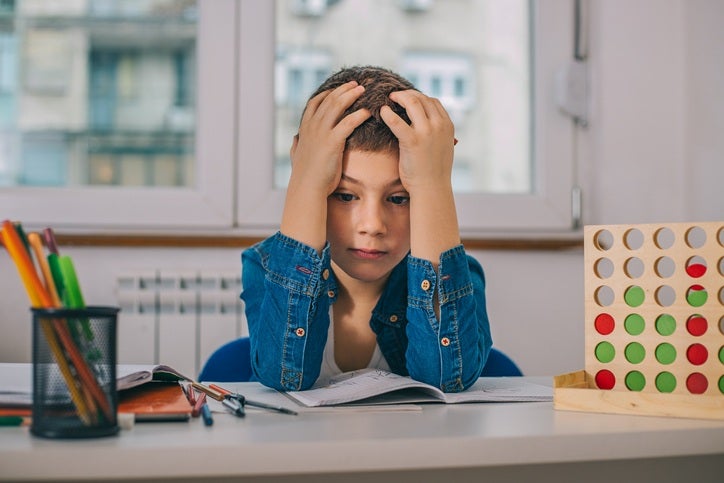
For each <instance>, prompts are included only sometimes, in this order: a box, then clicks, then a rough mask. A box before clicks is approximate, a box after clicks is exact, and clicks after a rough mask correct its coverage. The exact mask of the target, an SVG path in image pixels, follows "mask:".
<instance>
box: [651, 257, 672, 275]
mask: <svg viewBox="0 0 724 483" xmlns="http://www.w3.org/2000/svg"><path fill="white" fill-rule="evenodd" d="M654 271H655V272H656V275H658V276H659V277H661V278H669V277H670V276H672V275H673V274H674V272H675V271H676V264H675V263H674V261H673V260H672V259H671V258H669V257H659V258H657V259H656V262H654Z"/></svg>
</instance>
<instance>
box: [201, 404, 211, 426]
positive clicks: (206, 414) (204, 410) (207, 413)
mask: <svg viewBox="0 0 724 483" xmlns="http://www.w3.org/2000/svg"><path fill="white" fill-rule="evenodd" d="M204 400H206V399H205V398H204ZM201 417H202V418H204V424H205V425H206V426H211V425H212V424H214V418H213V417H212V416H211V409H209V405H208V404H206V403H203V404H202V405H201Z"/></svg>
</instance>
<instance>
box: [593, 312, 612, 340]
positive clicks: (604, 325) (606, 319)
mask: <svg viewBox="0 0 724 483" xmlns="http://www.w3.org/2000/svg"><path fill="white" fill-rule="evenodd" d="M593 326H594V327H595V329H596V332H598V333H599V334H601V335H608V334H610V333H611V332H613V329H614V328H615V327H616V321H615V320H614V319H613V317H612V316H611V315H610V314H607V313H602V314H598V315H597V316H596V320H594V322H593Z"/></svg>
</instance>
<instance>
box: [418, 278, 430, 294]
mask: <svg viewBox="0 0 724 483" xmlns="http://www.w3.org/2000/svg"><path fill="white" fill-rule="evenodd" d="M420 287H422V289H423V290H424V291H425V292H427V291H428V290H430V281H429V280H423V281H422V283H421V284H420Z"/></svg>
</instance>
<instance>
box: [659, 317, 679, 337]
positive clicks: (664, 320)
mask: <svg viewBox="0 0 724 483" xmlns="http://www.w3.org/2000/svg"><path fill="white" fill-rule="evenodd" d="M675 330H676V319H675V318H673V317H672V316H671V315H669V314H661V315H659V316H658V317H657V318H656V332H658V333H659V334H661V335H671V334H673V333H674V331H675Z"/></svg>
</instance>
